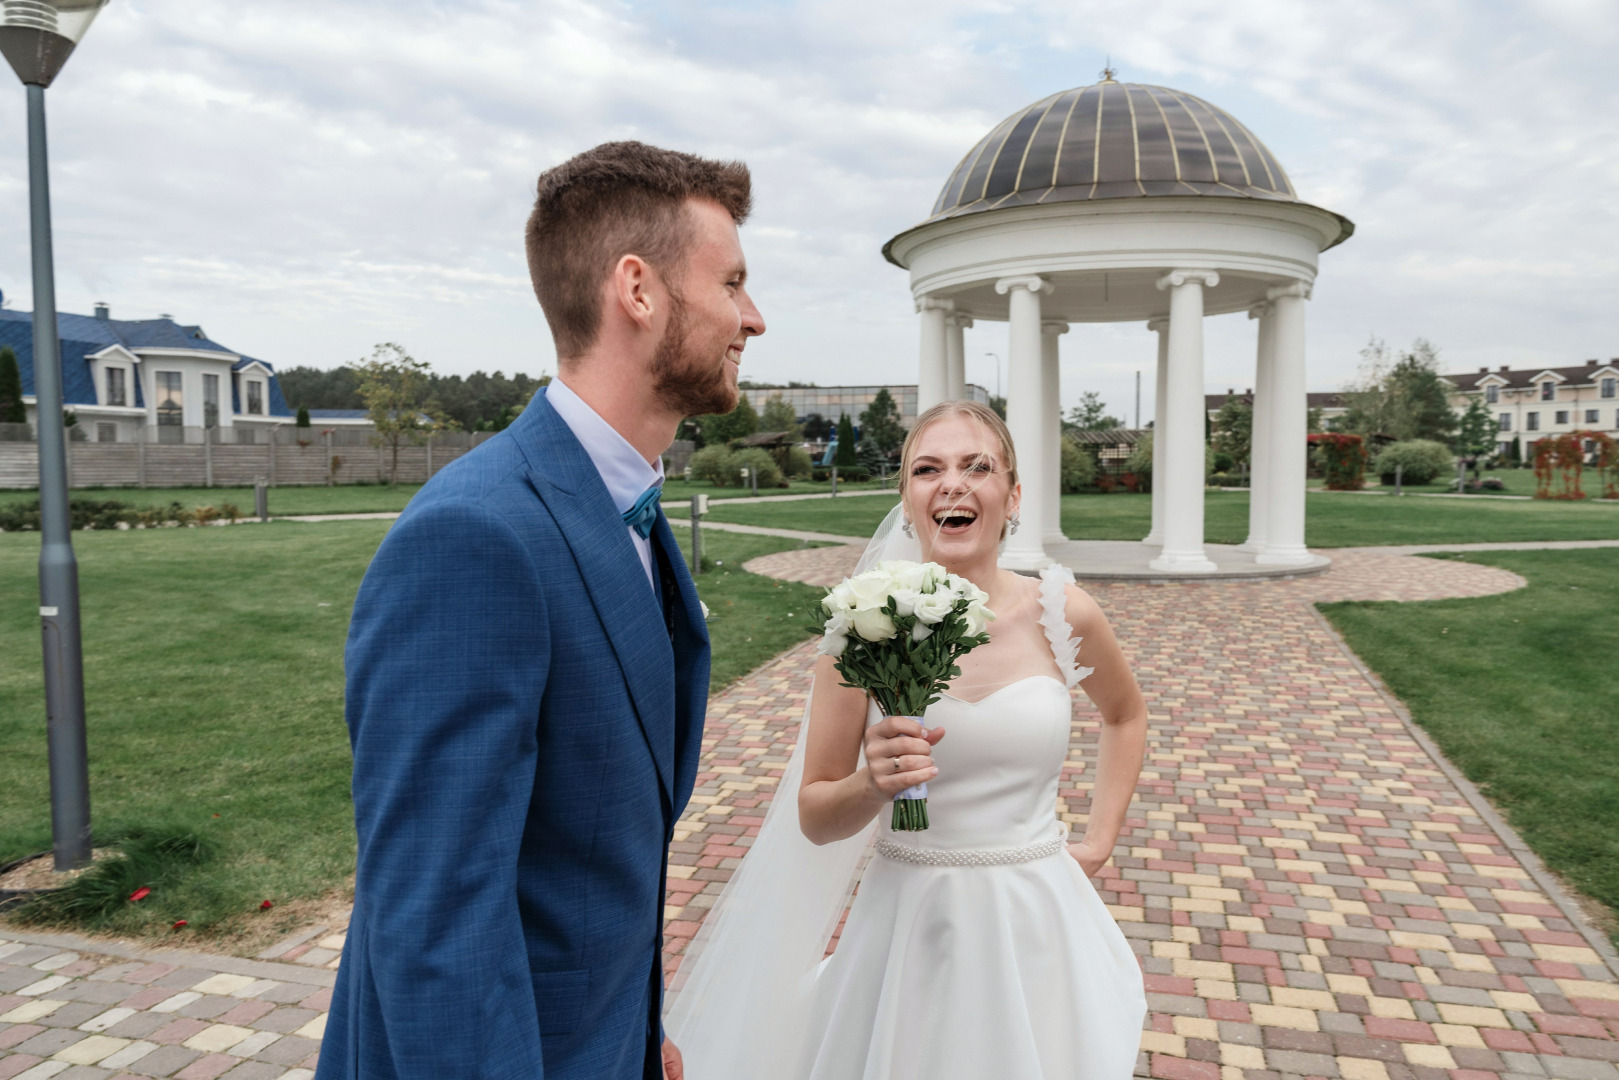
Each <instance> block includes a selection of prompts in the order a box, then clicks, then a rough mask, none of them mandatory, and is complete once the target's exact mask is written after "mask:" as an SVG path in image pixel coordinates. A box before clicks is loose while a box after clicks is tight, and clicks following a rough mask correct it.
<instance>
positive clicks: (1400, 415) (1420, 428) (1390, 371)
mask: <svg viewBox="0 0 1619 1080" xmlns="http://www.w3.org/2000/svg"><path fill="white" fill-rule="evenodd" d="M1360 356H1361V368H1360V373H1359V375H1358V377H1357V379H1356V381H1355V382H1354V383H1353V384H1352V385H1351V386H1350V387H1349V389H1348V390H1346V391H1345V393H1344V398H1345V400H1346V401H1347V402H1348V408H1347V410H1346V411H1345V412H1344V415H1343V416H1342V417H1341V418H1340V419H1339V421H1338V425H1337V430H1339V431H1343V432H1349V433H1352V434H1356V435H1361V436H1364V437H1367V438H1368V440H1369V439H1370V437H1372V436H1382V437H1384V438H1392V439H1395V440H1397V441H1399V442H1407V441H1410V440H1412V439H1425V440H1430V441H1434V442H1450V441H1451V440H1452V438H1454V436H1455V432H1456V413H1455V412H1454V411H1453V410H1452V409H1451V407H1450V390H1449V388H1448V387H1447V386H1446V385H1445V382H1444V380H1443V379H1441V378H1440V377H1439V350H1438V349H1436V348H1435V347H1434V346H1433V345H1432V344H1431V343H1430V342H1428V341H1425V340H1423V339H1422V338H1418V339H1417V340H1416V341H1414V342H1413V343H1412V345H1411V348H1410V349H1408V350H1406V351H1405V352H1402V353H1399V354H1398V355H1396V354H1394V353H1393V352H1392V351H1391V350H1390V349H1389V347H1388V345H1387V344H1385V343H1384V342H1383V341H1382V340H1381V339H1379V338H1375V337H1374V338H1372V339H1371V340H1370V341H1369V342H1367V344H1366V347H1365V348H1364V349H1362V350H1361V351H1360Z"/></svg>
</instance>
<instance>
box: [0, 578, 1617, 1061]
mask: <svg viewBox="0 0 1619 1080" xmlns="http://www.w3.org/2000/svg"><path fill="white" fill-rule="evenodd" d="M857 552H858V548H848V547H834V548H816V549H806V550H801V551H795V552H784V553H781V554H779V555H771V556H766V557H764V558H761V559H757V560H754V561H753V562H750V563H749V564H748V566H749V568H751V569H756V570H759V571H760V572H769V573H773V574H776V575H778V576H782V577H794V578H797V579H799V580H808V581H816V582H822V583H831V582H835V581H837V580H838V579H839V578H841V577H842V576H843V575H844V574H845V573H847V572H848V569H849V568H850V566H851V565H852V562H853V558H854V556H855V554H856V553H857ZM1335 560H1336V561H1335V562H1334V565H1333V568H1332V569H1331V570H1330V571H1329V572H1328V573H1327V574H1324V575H1322V576H1320V577H1315V578H1306V579H1300V580H1296V581H1282V582H1276V581H1271V582H1253V583H1220V584H1216V583H1206V584H1196V583H1188V584H1175V585H1141V584H1126V583H1113V584H1101V585H1096V586H1094V587H1093V588H1092V592H1093V593H1094V595H1095V596H1096V597H1097V598H1098V600H1099V601H1100V602H1101V603H1102V605H1103V606H1104V607H1105V608H1106V610H1107V612H1108V615H1109V617H1110V618H1111V619H1112V620H1113V622H1114V625H1115V626H1116V627H1117V628H1118V632H1119V636H1120V638H1121V639H1122V640H1123V642H1124V644H1125V648H1126V651H1127V653H1128V654H1129V655H1130V656H1131V658H1132V661H1133V662H1134V663H1135V665H1136V669H1137V672H1138V674H1139V675H1140V678H1141V682H1142V687H1143V689H1144V690H1145V692H1146V695H1147V700H1148V704H1149V706H1150V708H1151V712H1152V720H1153V731H1152V734H1151V738H1150V742H1149V747H1148V757H1147V763H1146V768H1145V771H1144V773H1143V777H1142V783H1141V788H1140V797H1139V801H1138V804H1137V807H1136V810H1135V814H1134V816H1133V817H1132V818H1131V820H1130V827H1129V833H1128V835H1127V836H1126V837H1124V838H1123V840H1121V843H1120V846H1119V850H1118V852H1117V854H1116V856H1115V858H1114V860H1113V862H1112V864H1110V865H1109V866H1108V867H1107V868H1105V869H1104V871H1103V873H1102V875H1101V876H1100V877H1099V878H1098V887H1099V889H1100V890H1101V892H1102V895H1103V897H1104V899H1105V900H1107V902H1108V904H1109V906H1110V907H1111V909H1112V911H1113V913H1114V915H1115V917H1117V918H1118V920H1119V923H1120V925H1121V926H1122V927H1123V928H1124V931H1125V933H1126V935H1127V936H1128V937H1129V938H1130V939H1131V941H1132V943H1133V945H1134V946H1135V948H1136V950H1137V952H1138V954H1139V955H1140V957H1141V962H1142V966H1143V968H1144V969H1145V971H1146V973H1147V987H1148V992H1149V1002H1150V1005H1151V1015H1150V1017H1149V1021H1148V1030H1147V1031H1146V1032H1145V1033H1144V1035H1143V1043H1142V1045H1143V1053H1142V1058H1141V1062H1140V1065H1139V1068H1138V1071H1139V1072H1141V1073H1143V1074H1150V1075H1151V1076H1154V1077H1158V1078H1161V1080H1282V1078H1284V1077H1287V1078H1291V1077H1323V1078H1329V1080H1486V1078H1487V1077H1489V1076H1491V1075H1503V1076H1509V1077H1514V1078H1517V1077H1522V1078H1525V1080H1528V1078H1535V1080H1541V1078H1546V1077H1550V1078H1552V1080H1619V1069H1616V1067H1615V1064H1614V1063H1615V1062H1616V1061H1619V1038H1616V1036H1619V978H1616V977H1615V973H1614V970H1613V969H1612V968H1610V967H1609V966H1607V964H1606V963H1605V959H1604V955H1603V954H1601V953H1599V951H1598V948H1597V946H1598V944H1600V943H1598V942H1594V941H1593V940H1591V939H1588V938H1587V937H1586V936H1585V935H1584V934H1583V933H1582V932H1581V929H1580V927H1578V926H1577V925H1576V924H1575V923H1573V922H1572V921H1570V918H1569V915H1568V913H1567V911H1566V909H1565V908H1564V907H1562V906H1560V902H1559V900H1558V898H1557V897H1556V896H1555V895H1552V894H1551V893H1549V892H1548V891H1547V888H1546V887H1545V886H1543V885H1541V884H1540V882H1541V881H1542V880H1544V879H1543V877H1541V876H1540V872H1539V870H1538V867H1537V866H1536V865H1535V864H1534V863H1533V860H1532V858H1529V857H1527V856H1526V855H1525V854H1523V852H1522V848H1521V845H1520V844H1519V843H1518V842H1517V841H1516V839H1515V838H1513V837H1512V836H1511V834H1510V833H1509V832H1506V831H1505V830H1504V829H1502V828H1498V827H1497V825H1496V824H1495V822H1494V818H1493V815H1491V814H1489V813H1488V812H1487V811H1484V810H1481V809H1480V805H1481V804H1479V803H1477V802H1475V801H1473V796H1472V795H1471V793H1470V789H1468V788H1466V787H1465V785H1464V784H1458V783H1457V782H1456V781H1455V780H1453V779H1452V774H1451V773H1450V772H1449V771H1448V769H1447V767H1445V766H1443V765H1442V764H1441V763H1440V762H1438V761H1437V760H1436V759H1435V758H1434V757H1432V756H1431V755H1430V753H1429V752H1428V750H1427V749H1426V748H1425V744H1424V742H1423V741H1422V740H1421V739H1420V737H1419V736H1417V735H1415V734H1413V732H1412V731H1411V730H1410V728H1408V727H1407V725H1406V724H1405V722H1404V721H1403V719H1402V718H1401V716H1400V714H1399V713H1398V712H1397V711H1396V710H1395V708H1394V707H1393V706H1392V705H1391V704H1390V703H1389V701H1388V700H1387V699H1386V698H1384V697H1383V696H1382V694H1381V693H1380V691H1379V690H1378V688H1377V687H1376V686H1375V685H1374V684H1373V683H1372V682H1371V681H1370V680H1369V678H1368V677H1367V676H1366V675H1365V674H1363V673H1362V671H1361V670H1360V668H1359V666H1358V665H1357V664H1356V662H1355V661H1354V660H1353V659H1352V658H1351V657H1350V656H1349V655H1348V654H1347V653H1346V652H1345V651H1344V649H1343V648H1342V647H1341V645H1340V644H1339V642H1338V640H1337V638H1336V637H1335V636H1334V635H1333V634H1332V632H1331V631H1330V630H1329V629H1328V628H1327V627H1326V625H1325V623H1324V622H1323V621H1322V620H1321V619H1320V618H1319V617H1318V616H1317V615H1315V614H1314V611H1313V608H1312V607H1311V606H1310V605H1311V603H1312V602H1314V601H1316V600H1329V599H1331V600H1336V599H1434V598H1439V597H1446V596H1483V595H1488V594H1490V593H1496V592H1502V591H1505V590H1508V589H1513V588H1517V587H1519V586H1520V585H1521V584H1522V582H1521V581H1520V580H1519V579H1518V578H1517V577H1516V575H1513V574H1510V573H1508V572H1506V571H1503V570H1498V569H1495V568H1491V567H1479V566H1472V565H1468V564H1465V563H1455V562H1445V561H1439V560H1432V559H1419V558H1413V557H1407V556H1390V555H1386V554H1382V553H1378V552H1343V553H1340V554H1338V555H1337V556H1335ZM811 655H812V653H811V647H810V646H809V645H805V646H801V647H799V648H796V649H794V650H792V651H790V652H788V653H786V654H784V655H783V656H781V657H778V658H777V659H776V660H775V661H773V662H771V663H770V664H767V665H766V666H764V667H763V668H761V669H759V670H758V671H756V672H754V673H753V674H751V675H750V676H748V677H747V678H746V679H744V680H742V681H741V682H739V683H737V684H736V685H735V686H733V687H732V688H731V690H730V691H728V692H727V693H725V694H723V695H721V696H720V697H718V698H716V699H715V700H714V701H713V702H711V703H710V709H709V718H708V737H707V739H705V751H704V757H703V764H702V771H701V773H700V775H699V777H698V787H697V791H696V793H695V795H694V796H693V800H692V805H691V807H690V808H689V810H688V812H687V814H686V816H685V817H684V819H683V820H682V821H681V823H680V825H679V828H678V829H677V832H676V840H675V844H674V847H673V850H672V852H671V857H670V862H671V866H670V881H669V886H670V888H669V896H668V907H667V914H668V917H669V923H668V943H667V947H666V950H667V957H668V962H669V966H670V968H671V969H674V968H677V967H678V965H679V960H680V954H681V952H682V950H683V949H684V947H685V944H686V943H687V942H688V941H689V940H690V937H691V934H692V933H693V932H694V931H695V930H696V928H697V926H698V925H699V924H700V922H701V919H702V916H703V914H704V913H705V912H706V910H707V909H708V907H709V905H710V904H712V902H713V899H714V897H715V896H716V895H718V892H719V890H720V888H721V887H722V886H723V884H724V882H725V881H726V880H727V879H728V878H729V876H730V874H731V871H732V870H734V869H735V868H736V866H737V865H738V863H739V861H740V860H741V859H742V858H743V857H745V855H746V854H747V849H748V845H749V844H750V843H751V839H750V837H751V835H752V834H753V833H754V832H755V831H756V830H757V828H758V825H759V823H760V821H761V820H762V818H763V814H764V809H765V807H766V806H767V805H768V804H769V800H770V798H771V796H772V794H773V793H774V789H775V783H776V779H777V777H779V775H780V773H781V770H782V768H783V767H784V766H785V765H786V762H787V758H788V755H789V754H790V753H791V750H792V739H793V737H794V734H795V729H796V727H797V723H798V717H799V714H800V712H801V711H802V708H803V702H804V697H805V695H806V694H807V692H808V689H809V679H808V672H809V667H810V661H811ZM1095 726H1096V722H1095V718H1094V716H1093V714H1092V713H1091V711H1090V709H1089V706H1088V704H1087V703H1086V702H1085V701H1084V699H1083V698H1082V697H1081V698H1079V699H1077V701H1076V707H1075V716H1074V743H1073V754H1072V759H1071V762H1070V767H1069V769H1068V770H1067V774H1066V777H1065V781H1064V784H1063V787H1062V792H1061V794H1062V800H1063V805H1062V807H1061V809H1062V812H1063V815H1064V817H1066V818H1067V819H1068V820H1070V821H1072V822H1075V823H1080V824H1082V823H1083V822H1084V820H1085V819H1084V810H1085V799H1086V796H1087V793H1088V791H1089V780H1088V778H1087V777H1086V774H1085V768H1086V762H1087V760H1090V759H1093V758H1094V754H1095V738H1094V736H1095ZM321 933H326V935H327V936H324V937H323V936H321V935H320V933H317V934H315V935H313V936H310V937H309V938H308V940H303V938H299V939H298V940H297V941H296V942H291V941H290V939H289V942H284V943H282V946H283V947H278V949H276V950H270V951H271V952H275V953H276V959H278V960H280V961H288V960H291V961H293V962H292V963H286V962H276V963H270V962H265V961H256V960H241V959H235V958H230V957H207V956H201V955H197V954H191V955H185V956H180V955H173V954H161V955H154V954H150V953H141V952H140V951H138V950H131V949H127V948H122V947H113V946H101V947H98V946H94V945H87V944H73V943H71V942H67V943H64V942H65V939H47V938H40V937H36V936H32V935H22V934H19V933H17V932H14V931H11V932H6V931H0V1080H42V1078H47V1077H55V1078H59V1080H91V1078H117V1080H145V1078H148V1077H174V1078H179V1080H213V1078H215V1077H222V1076H223V1077H229V1078H231V1080H308V1078H309V1077H310V1076H311V1075H312V1073H311V1071H310V1070H311V1069H312V1068H313V1066H314V1062H315V1056H316V1054H317V1051H318V1049H319V1040H320V1037H321V1034H322V1033H323V1032H324V1030H325V1023H326V1011H327V1009H328V1007H329V1003H330V996H331V990H330V987H331V982H332V978H333V972H332V971H331V970H329V965H331V964H333V963H334V962H335V960H334V957H335V950H336V949H337V948H339V947H340V946H341V940H342V935H341V931H340V930H336V929H335V928H334V930H333V932H330V933H327V932H326V931H324V930H322V931H321ZM8 935H9V936H8ZM1602 948H1604V949H1605V948H1606V946H1605V945H1602ZM98 949H99V951H98ZM267 955H268V954H267ZM698 1080H701V1078H698Z"/></svg>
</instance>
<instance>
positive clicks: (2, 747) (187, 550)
mask: <svg viewBox="0 0 1619 1080" xmlns="http://www.w3.org/2000/svg"><path fill="white" fill-rule="evenodd" d="M373 490H377V489H373ZM388 526H389V523H388V522H384V521H358V522H333V523H326V524H320V525H303V524H296V523H290V522H283V523H274V524H271V525H267V526H239V527H236V528H212V529H164V530H156V531H139V532H87V533H84V532H81V533H78V534H76V535H75V537H74V544H75V547H76V549H77V551H78V554H79V562H80V580H81V588H82V595H83V612H84V648H85V682H86V686H85V691H86V702H87V711H88V722H89V739H90V755H91V793H92V813H93V816H94V822H95V827H96V831H97V835H98V836H102V837H105V836H108V835H112V834H114V833H118V832H121V831H138V830H141V829H153V828H159V829H163V828H167V829H171V830H180V831H194V832H197V833H199V834H200V835H202V836H203V837H204V838H205V839H207V840H209V841H211V842H213V844H214V845H215V846H216V847H217V848H218V850H219V855H218V856H217V857H216V859H215V860H214V861H213V862H212V863H210V864H208V865H207V867H206V869H205V870H200V871H196V872H193V873H192V874H190V875H189V876H187V877H185V878H183V879H182V880H181V881H180V882H179V883H178V884H176V885H174V886H172V887H170V888H164V889H157V890H154V892H153V894H152V896H151V897H149V898H148V899H147V901H145V902H143V903H141V904H139V905H133V904H130V905H120V906H119V910H118V912H117V914H116V916H115V917H114V918H113V919H112V920H111V921H105V922H92V923H90V924H88V926H87V927H86V928H94V929H102V930H109V931H116V932H118V933H123V934H135V935H143V936H146V937H151V938H156V937H165V938H167V937H168V936H169V932H168V927H169V925H170V924H171V923H172V922H173V921H174V920H176V919H187V920H189V922H190V923H191V926H190V928H189V929H188V930H187V931H186V933H187V934H188V935H192V936H197V935H201V936H205V937H208V938H210V939H212V940H214V941H216V942H218V943H220V944H222V945H223V946H224V947H226V948H232V947H242V948H246V945H245V944H244V943H245V942H246V941H247V940H248V939H247V938H245V937H243V936H242V935H243V934H244V933H248V932H252V931H253V930H254V929H255V928H257V927H260V926H262V924H263V921H264V919H265V918H267V917H266V916H260V915H258V914H257V909H258V905H259V902H260V901H261V900H263V899H266V898H268V899H273V900H275V901H276V902H277V904H278V905H281V910H278V911H276V912H275V914H274V915H272V916H268V918H278V917H280V916H281V914H282V912H283V911H284V910H285V909H286V904H287V902H288V901H297V900H300V899H301V898H311V897H319V896H322V895H325V894H328V893H330V892H331V891H332V890H335V889H339V888H341V887H342V886H343V884H344V882H345V881H346V879H347V877H348V875H349V874H350V873H351V872H352V870H353V865H354V839H353V824H352V809H351V804H350V801H349V790H348V788H349V751H348V740H347V732H346V730H345V728H344V725H343V705H342V702H343V666H342V653H343V640H344V637H345V635H346V633H347V629H348V620H349V612H350V609H351V607H352V605H353V600H354V593H355V590H356V589H357V588H358V586H359V582H360V578H361V576H362V575H363V573H364V571H365V567H366V565H367V564H368V563H369V562H370V559H371V556H372V554H373V553H374V552H375V550H376V547H377V545H378V544H379V543H380V542H381V540H382V538H383V536H384V535H385V534H386V532H387V529H388ZM794 546H797V545H796V544H795V543H794V542H793V541H783V540H776V539H772V538H770V537H756V536H742V535H737V534H723V533H720V532H718V531H716V532H713V533H710V534H708V535H707V536H705V537H704V551H705V555H706V556H707V558H708V559H709V560H710V563H711V566H710V569H709V570H708V572H706V573H704V574H702V575H701V576H700V577H699V578H698V591H699V593H700V595H701V596H702V597H703V598H704V601H705V602H706V603H707V604H708V606H709V608H710V610H711V612H712V619H711V622H710V628H711V632H712V635H713V639H714V644H715V653H716V655H715V659H714V673H713V678H712V681H711V688H712V689H713V690H715V691H718V690H719V689H721V688H722V687H724V686H725V685H726V684H728V683H729V682H731V681H733V680H734V679H736V678H738V677H740V676H741V675H743V674H745V673H746V672H748V671H749V670H752V669H753V668H754V667H757V666H758V665H759V664H761V663H763V662H764V661H766V660H768V659H769V658H770V657H771V656H774V655H775V654H777V653H779V652H781V651H782V650H783V649H786V648H788V647H789V646H791V645H793V644H794V643H796V642H798V641H801V640H803V639H804V637H805V636H806V635H805V634H804V633H803V631H802V630H801V629H800V627H801V625H802V623H803V622H804V621H805V614H804V613H805V612H806V611H807V609H808V606H809V604H810V603H812V602H813V601H814V600H816V599H818V598H819V596H820V595H821V592H822V590H820V589H816V588H812V587H810V586H807V585H798V584H792V583H784V582H777V581H774V580H772V579H768V578H762V577H758V576H755V575H752V574H748V573H745V572H743V571H742V569H741V563H742V562H743V561H745V560H746V559H749V558H752V557H754V556H756V555H762V554H766V553H768V552H771V551H779V550H782V549H783V548H787V547H794ZM38 555H39V539H38V535H37V534H32V533H28V534H0V655H4V656H6V657H8V658H10V662H9V663H7V664H5V665H0V863H4V862H7V861H9V860H10V859H13V858H17V857H19V856H22V855H26V854H30V853H32V852H35V851H39V850H43V849H45V848H48V847H49V846H50V814H49V791H48V786H47V781H46V753H45V737H44V730H45V720H44V706H43V697H44V691H43V687H42V677H41V674H40V661H39V650H40V644H39V620H38V616H37V608H38V603H39V600H38V592H37V584H36V578H35V572H36V571H35V566H36V562H37V559H38ZM789 613H791V614H789ZM233 942H235V943H236V944H235V945H233ZM248 951H251V949H248Z"/></svg>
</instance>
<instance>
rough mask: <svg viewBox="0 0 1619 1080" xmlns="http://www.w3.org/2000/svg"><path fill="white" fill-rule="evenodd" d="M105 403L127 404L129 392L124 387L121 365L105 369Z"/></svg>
mask: <svg viewBox="0 0 1619 1080" xmlns="http://www.w3.org/2000/svg"><path fill="white" fill-rule="evenodd" d="M107 404H108V405H128V404H129V394H128V392H127V391H126V390H125V389H124V369H123V368H121V367H110V368H108V369H107Z"/></svg>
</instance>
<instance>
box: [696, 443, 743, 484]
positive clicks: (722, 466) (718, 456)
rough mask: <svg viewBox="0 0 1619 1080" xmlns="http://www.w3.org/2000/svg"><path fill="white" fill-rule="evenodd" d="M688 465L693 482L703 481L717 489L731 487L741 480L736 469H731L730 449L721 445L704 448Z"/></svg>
mask: <svg viewBox="0 0 1619 1080" xmlns="http://www.w3.org/2000/svg"><path fill="white" fill-rule="evenodd" d="M688 464H690V466H691V478H692V479H693V480H702V481H703V482H705V483H709V484H714V485H715V486H717V487H730V486H732V485H733V484H736V483H738V482H739V481H740V480H741V477H739V476H737V474H736V469H734V468H732V467H731V450H730V448H729V447H727V446H725V445H723V444H721V443H714V444H712V445H709V446H705V447H703V448H702V449H701V450H699V451H697V452H696V453H694V454H692V456H691V461H690V462H689V463H688Z"/></svg>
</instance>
